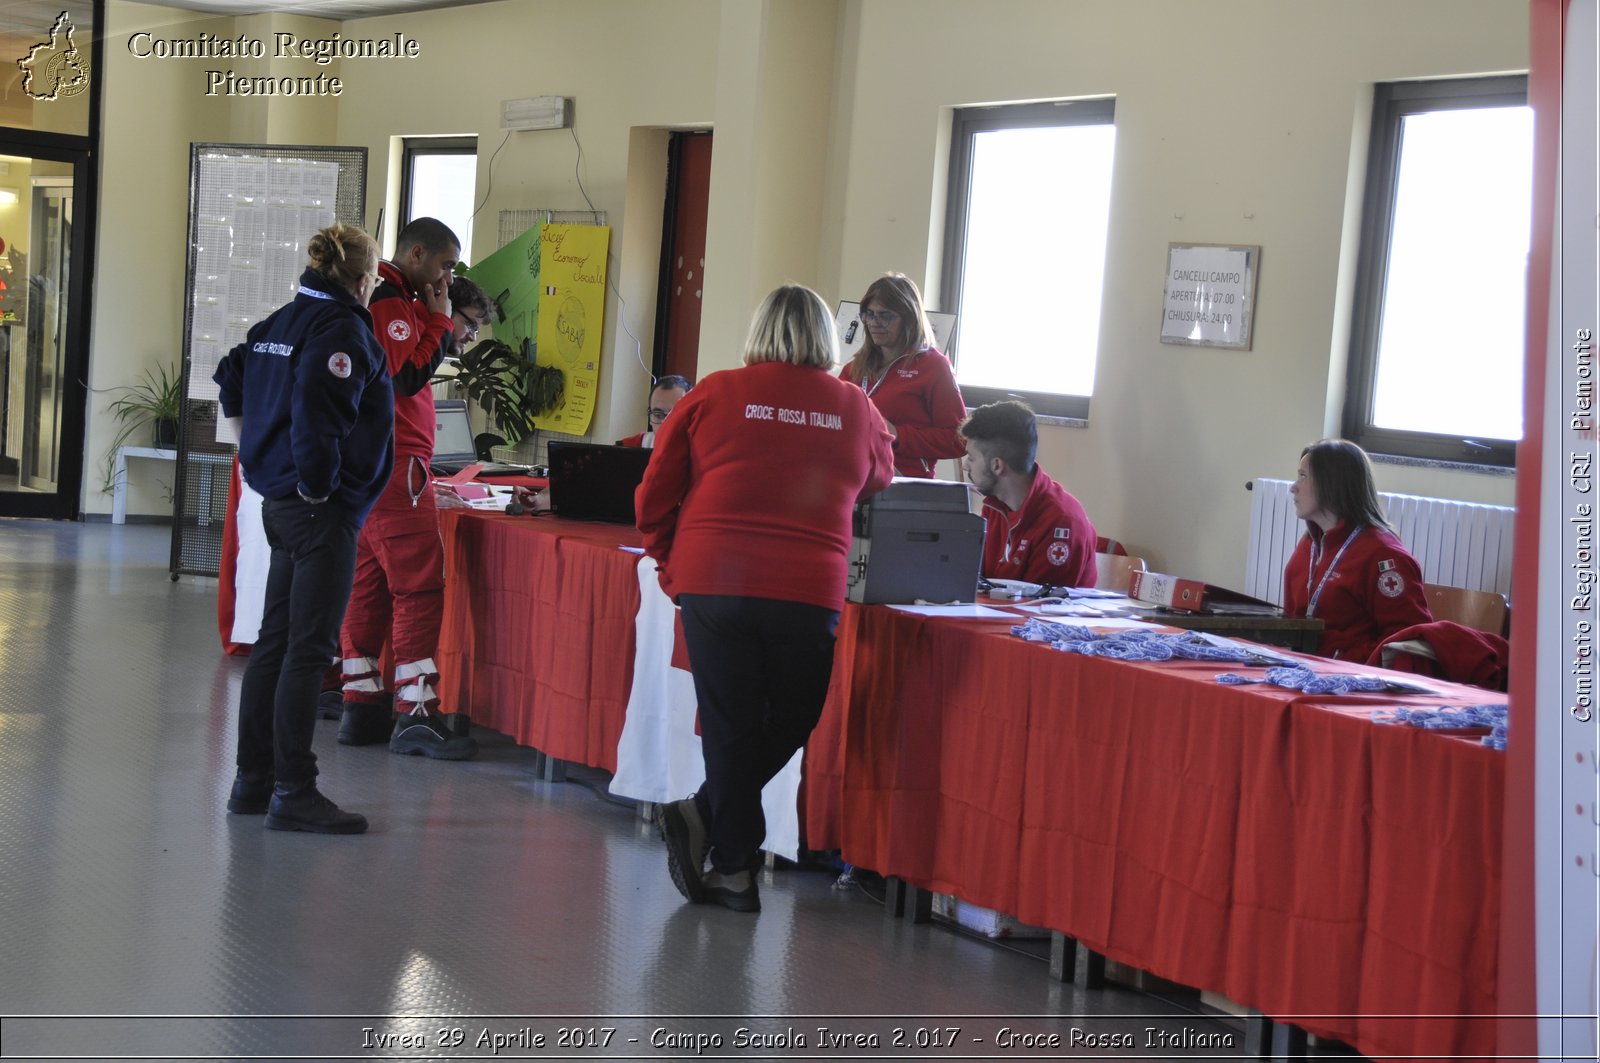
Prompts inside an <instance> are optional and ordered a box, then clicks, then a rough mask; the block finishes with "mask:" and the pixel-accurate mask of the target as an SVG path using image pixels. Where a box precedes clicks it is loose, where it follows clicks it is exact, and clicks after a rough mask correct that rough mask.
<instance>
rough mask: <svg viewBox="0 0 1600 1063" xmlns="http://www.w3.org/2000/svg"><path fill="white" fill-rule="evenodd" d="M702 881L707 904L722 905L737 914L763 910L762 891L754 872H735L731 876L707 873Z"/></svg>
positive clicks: (718, 872)
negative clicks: (759, 888)
mask: <svg viewBox="0 0 1600 1063" xmlns="http://www.w3.org/2000/svg"><path fill="white" fill-rule="evenodd" d="M700 881H701V884H702V885H703V886H704V887H705V891H706V903H707V904H720V905H722V906H723V907H724V908H731V909H733V910H734V911H736V912H759V911H760V910H761V891H760V890H758V889H757V888H756V876H755V872H753V871H735V872H733V873H732V874H729V875H724V874H723V873H722V872H720V871H707V872H706V873H705V875H703V876H702V877H701V880H700Z"/></svg>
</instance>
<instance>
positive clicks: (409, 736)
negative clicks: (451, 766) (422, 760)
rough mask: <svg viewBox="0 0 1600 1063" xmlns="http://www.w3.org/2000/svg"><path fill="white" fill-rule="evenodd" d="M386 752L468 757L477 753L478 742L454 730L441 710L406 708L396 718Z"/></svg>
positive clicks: (413, 755) (452, 757) (442, 757)
mask: <svg viewBox="0 0 1600 1063" xmlns="http://www.w3.org/2000/svg"><path fill="white" fill-rule="evenodd" d="M389 752H391V753H399V754H401V755H403V756H411V757H432V758H433V759H434V760H471V759H472V758H473V757H475V756H477V755H478V743H477V742H476V741H475V740H474V739H472V738H470V737H468V736H466V735H458V734H455V733H453V732H452V731H451V730H450V725H449V723H447V722H446V721H445V718H444V716H443V715H442V714H441V713H437V712H429V711H423V712H408V713H402V714H401V715H400V716H399V717H397V718H396V719H395V722H394V734H392V735H390V736H389Z"/></svg>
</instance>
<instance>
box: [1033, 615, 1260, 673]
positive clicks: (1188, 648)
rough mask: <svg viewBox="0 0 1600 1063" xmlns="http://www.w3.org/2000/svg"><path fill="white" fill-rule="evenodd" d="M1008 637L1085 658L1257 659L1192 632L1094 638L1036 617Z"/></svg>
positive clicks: (1114, 634)
mask: <svg viewBox="0 0 1600 1063" xmlns="http://www.w3.org/2000/svg"><path fill="white" fill-rule="evenodd" d="M1011 633H1012V634H1013V635H1015V636H1017V637H1018V638H1021V639H1027V640H1028V641H1029V642H1048V643H1049V644H1050V646H1051V648H1052V649H1057V650H1062V651H1064V652H1066V653H1081V654H1083V655H1084V656H1086V657H1115V658H1117V659H1118V660H1122V661H1170V660H1172V659H1174V658H1177V659H1180V660H1185V661H1215V662H1217V663H1218V664H1250V663H1251V662H1252V661H1255V660H1257V659H1258V658H1257V657H1256V656H1255V655H1254V654H1252V653H1250V651H1249V650H1248V649H1244V648H1242V647H1241V648H1239V649H1227V648H1224V647H1222V646H1217V645H1215V644H1213V643H1211V642H1209V641H1207V640H1206V639H1205V638H1203V637H1202V636H1200V635H1198V634H1196V633H1195V632H1192V631H1183V632H1179V633H1177V634H1166V633H1163V632H1158V631H1116V632H1112V633H1111V634H1109V635H1096V634H1095V633H1094V632H1093V631H1090V630H1089V629H1088V628H1086V627H1078V626H1076V625H1070V624H1057V623H1053V622H1051V621H1049V620H1040V619H1038V618H1037V617H1034V618H1033V619H1030V620H1029V621H1028V622H1027V623H1025V624H1017V625H1016V626H1014V627H1013V628H1012V629H1011Z"/></svg>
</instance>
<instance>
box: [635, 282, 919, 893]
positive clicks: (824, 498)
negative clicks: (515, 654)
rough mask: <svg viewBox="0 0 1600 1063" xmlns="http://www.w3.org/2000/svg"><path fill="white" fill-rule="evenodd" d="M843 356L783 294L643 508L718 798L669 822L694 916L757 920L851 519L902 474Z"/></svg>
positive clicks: (835, 617)
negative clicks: (718, 913) (773, 793)
mask: <svg viewBox="0 0 1600 1063" xmlns="http://www.w3.org/2000/svg"><path fill="white" fill-rule="evenodd" d="M838 357H839V341H838V337H837V335H836V334H835V332H834V326H833V317H832V315H831V314H830V313H829V312H828V307H827V305H826V304H825V303H823V301H822V299H821V297H819V296H818V295H817V294H816V293H815V292H813V291H811V290H810V289H809V288H803V287H801V286H799V285H795V284H789V285H784V286H783V287H781V288H778V289H777V290H776V291H774V292H772V293H771V294H770V295H768V296H767V297H766V299H765V300H764V301H763V302H762V304H761V307H760V309H758V310H757V311H756V314H755V318H754V320H753V321H752V322H751V325H750V333H749V336H748V338H747V339H746V340H745V348H744V366H743V368H740V369H729V370H725V371H723V372H720V373H712V374H711V375H710V376H708V377H706V378H705V379H704V380H702V381H701V382H700V383H699V384H697V385H696V386H695V389H694V390H693V391H691V392H689V394H688V395H687V396H685V397H684V398H683V400H682V401H681V402H679V403H678V406H677V408H676V409H675V410H674V411H673V413H672V416H671V418H669V419H668V420H667V421H666V422H665V423H664V424H663V425H662V427H661V432H660V434H659V435H658V436H657V437H656V445H655V455H654V456H653V457H652V458H651V459H650V464H649V466H648V467H647V468H646V469H645V474H644V480H643V482H641V483H640V485H639V489H638V492H637V494H636V495H635V502H634V510H635V512H636V514H637V517H638V524H639V530H640V531H641V532H643V533H644V549H645V553H647V554H648V555H649V556H650V557H652V558H654V559H655V562H656V564H657V565H658V566H659V568H660V579H661V586H662V589H663V590H665V591H666V593H667V594H668V596H670V597H672V598H673V599H674V600H676V601H677V603H678V605H679V606H680V608H681V618H682V621H683V635H684V643H685V645H686V647H687V648H688V651H689V664H690V668H691V670H692V672H693V673H694V688H695V696H696V698H697V699H698V700H699V707H700V731H701V749H702V751H703V753H704V756H705V766H706V779H705V785H703V786H702V787H701V788H700V792H699V793H697V794H695V795H694V796H693V797H690V798H688V799H686V800H683V801H676V802H673V803H672V804H668V805H664V806H663V807H662V808H661V811H660V814H659V817H658V820H657V822H658V824H659V825H660V827H661V833H662V837H663V838H664V839H665V840H666V842H667V869H668V871H669V872H670V874H671V875H672V881H673V884H674V885H676V886H677V887H678V890H679V892H681V893H682V894H683V895H684V897H686V898H687V899H688V900H690V901H693V902H694V903H697V904H699V903H713V904H720V905H723V906H724V907H727V908H732V909H734V910H735V911H741V912H754V911H759V910H760V907H761V901H760V896H759V894H758V892H757V888H756V881H755V875H754V871H755V869H756V868H757V867H758V866H759V865H760V862H761V843H762V841H763V840H764V839H765V837H766V830H767V828H766V820H765V818H764V817H763V815H762V811H761V788H762V787H763V786H765V785H766V784H767V782H768V781H769V780H770V779H772V777H773V776H775V775H777V774H778V772H779V771H780V770H782V768H783V766H784V765H785V764H787V763H788V762H789V760H790V758H791V757H793V756H794V754H795V752H796V751H797V750H798V749H800V747H801V746H803V745H805V742H806V739H807V738H808V737H809V736H810V734H811V730H812V728H814V727H815V726H816V724H817V719H818V718H819V717H820V716H821V715H822V703H823V701H824V699H825V698H826V696H827V692H828V677H829V675H830V673H831V672H832V670H833V643H834V633H835V631H836V629H837V628H838V623H839V611H840V610H841V609H842V608H843V606H844V591H845V561H846V556H847V554H848V552H849V546H850V516H851V510H852V509H853V507H854V506H855V503H856V502H857V501H858V500H860V499H863V498H866V497H867V496H868V495H872V494H875V493H877V492H878V491H880V490H882V489H883V488H884V487H885V486H886V485H887V484H888V483H889V480H890V478H891V476H892V475H893V464H894V457H893V453H892V450H891V447H890V442H891V439H892V437H891V436H890V434H889V430H888V428H887V426H886V425H885V424H884V421H883V418H882V416H880V415H879V413H878V411H877V410H876V409H875V408H874V407H873V405H872V403H871V402H870V401H869V400H868V398H867V397H866V395H865V394H863V393H862V391H861V389H860V388H857V387H854V386H852V385H850V384H846V383H844V382H843V381H841V380H838V379H837V378H835V377H834V376H833V375H832V373H831V372H830V370H832V368H833V366H834V364H835V363H836V362H837V360H838ZM708 856H709V858H710V866H709V868H708V867H707V866H706V860H707V857H708Z"/></svg>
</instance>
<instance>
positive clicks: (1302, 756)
mask: <svg viewBox="0 0 1600 1063" xmlns="http://www.w3.org/2000/svg"><path fill="white" fill-rule="evenodd" d="M1008 628H1009V622H993V623H987V624H984V623H973V622H970V621H969V622H961V623H955V622H950V621H947V620H930V619H927V618H923V617H916V616H910V615H906V614H903V613H899V612H895V611H893V610H889V609H885V608H881V607H870V608H866V609H858V610H847V613H846V617H845V620H844V622H843V623H842V624H841V638H840V643H839V651H838V660H839V666H838V668H837V669H836V671H835V675H834V686H833V690H832V692H831V696H830V701H829V706H828V710H827V713H826V716H825V719H824V723H823V725H822V729H821V730H820V732H819V734H818V735H817V736H816V737H815V738H814V741H813V748H812V752H811V756H810V758H809V759H808V761H807V790H806V793H807V808H806V811H807V817H806V823H807V833H808V842H809V844H811V845H813V846H817V845H830V846H831V845H837V846H839V847H840V848H841V849H842V851H843V854H844V857H845V858H846V859H847V860H849V861H851V862H852V863H857V864H860V865H862V866H866V867H871V868H874V869H876V870H878V871H880V872H883V873H885V874H893V875H899V876H901V877H903V878H905V879H906V880H908V881H910V882H912V883H914V884H916V885H919V886H923V887H926V888H930V889H934V890H937V891H940V892H948V893H955V894H957V895H959V896H961V897H962V898H964V899H966V900H969V901H972V902H974V903H977V904H981V905H984V906H986V907H990V908H995V909H998V910H1000V911H1004V912H1009V913H1012V914H1014V915H1016V916H1018V917H1019V918H1020V919H1022V920H1024V921H1025V922H1029V923H1034V924H1037V925H1041V926H1047V927H1050V928H1053V929H1057V930H1061V931H1063V932H1065V933H1067V934H1069V935H1071V936H1073V937H1076V938H1078V939H1079V940H1080V941H1082V942H1083V943H1085V944H1086V945H1088V946H1090V947H1092V948H1094V949H1095V950H1096V951H1099V952H1103V953H1105V954H1106V955H1107V956H1109V957H1111V958H1113V959H1116V960H1119V961H1122V962H1125V963H1128V964H1131V965H1133V966H1135V967H1138V968H1140V969H1143V970H1147V971H1151V972H1153V973H1155V974H1158V975H1160V976H1162V977H1165V978H1169V979H1172V980H1174V981H1177V982H1181V983H1184V984H1186V985H1192V986H1197V987H1200V988H1204V989H1213V990H1217V991H1220V992H1222V993H1224V994H1225V995H1227V996H1228V997H1230V998H1231V999H1234V1000H1236V1001H1239V1002H1241V1003H1246V1004H1249V1005H1251V1006H1253V1007H1256V1008H1259V1009H1260V1010H1261V1011H1263V1012H1265V1013H1266V1014H1268V1015H1270V1016H1273V1017H1276V1018H1281V1019H1286V1020H1290V1021H1293V1022H1295V1023H1296V1024H1297V1025H1300V1026H1303V1027H1305V1028H1306V1029H1308V1030H1311V1031H1312V1032H1315V1033H1319V1034H1324V1035H1328V1036H1332V1037H1336V1038H1338V1039H1340V1040H1344V1041H1348V1042H1350V1043H1352V1044H1354V1045H1356V1046H1357V1047H1358V1048H1360V1049H1361V1050H1362V1051H1363V1052H1364V1053H1365V1054H1367V1055H1369V1056H1379V1057H1382V1056H1406V1055H1430V1054H1433V1055H1467V1056H1490V1055H1493V1054H1494V1051H1495V1047H1496V1045H1495V1037H1496V1023H1495V1022H1494V1020H1493V1019H1490V1018H1485V1019H1456V1018H1437V1019H1429V1018H1422V1017H1421V1016H1428V1015H1434V1016H1460V1015H1467V1016H1492V1015H1493V1013H1494V1010H1495V1006H1496V983H1495V976H1496V957H1497V949H1498V939H1499V899H1500V853H1501V848H1500V825H1501V816H1502V803H1503V791H1504V781H1505V771H1504V764H1505V759H1504V755H1503V754H1500V753H1497V752H1495V751H1493V750H1490V749H1488V748H1486V747H1484V746H1482V745H1481V744H1479V743H1478V742H1477V741H1476V739H1475V738H1474V739H1469V738H1461V737H1451V736H1448V735H1441V734H1438V733H1430V732H1424V731H1419V730H1415V729H1413V728H1410V727H1402V726H1393V725H1380V724H1374V723H1373V722H1371V720H1370V715H1371V712H1372V710H1373V709H1374V708H1375V707H1376V706H1377V705H1379V704H1389V705H1392V704H1394V701H1393V699H1387V700H1385V699H1382V698H1359V697H1349V698H1342V699H1341V698H1332V699H1329V698H1319V699H1309V698H1307V697H1305V696H1303V695H1298V694H1296V693H1295V692H1293V691H1286V690H1281V689H1278V688H1269V687H1263V686H1248V687H1234V686H1224V685H1221V684H1218V683H1217V682H1216V681H1215V676H1216V674H1217V672H1218V671H1220V670H1222V669H1219V668H1218V667H1217V666H1216V665H1208V664H1199V663H1172V662H1166V663H1162V664H1133V663H1129V662H1124V661H1112V660H1106V659H1103V658H1088V657H1082V656H1078V655H1074V654H1066V653H1060V652H1057V651H1053V650H1050V649H1048V648H1047V647H1044V646H1039V645H1035V644H1030V643H1025V642H1023V641H1021V640H1019V639H1016V638H1013V637H1011V636H1010V635H1009V633H1008ZM1435 685H1436V686H1439V687H1440V688H1441V689H1442V690H1443V691H1444V692H1445V696H1444V697H1442V698H1438V699H1432V701H1433V703H1436V704H1440V703H1442V704H1456V705H1461V704H1477V703H1483V702H1487V701H1492V700H1497V699H1498V697H1499V696H1498V695H1494V694H1491V693H1489V692H1486V691H1482V690H1475V689H1474V688H1470V687H1454V686H1450V685H1448V684H1435ZM1407 703H1408V704H1413V705H1416V704H1427V703H1428V699H1422V700H1421V701H1418V700H1416V699H1408V700H1407ZM835 815H837V819H834V818H833V817H834V816H835ZM1356 1016H1366V1017H1361V1018H1358V1017H1356ZM1378 1016H1390V1017H1388V1018H1382V1017H1378ZM1394 1016H1400V1017H1398V1018H1396V1017H1394Z"/></svg>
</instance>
